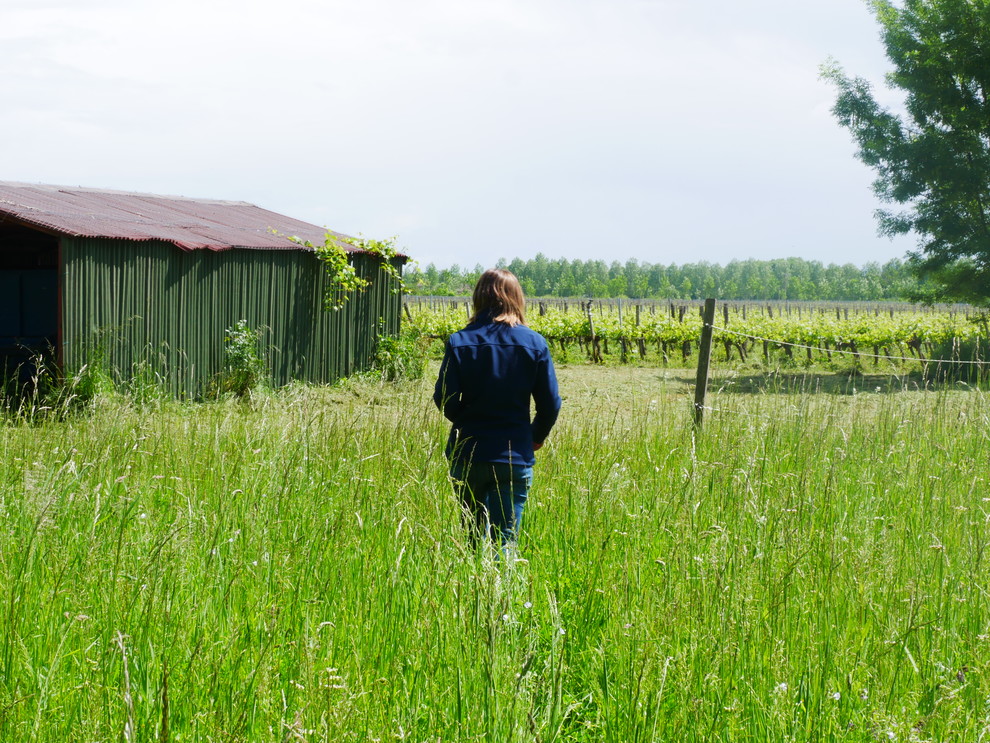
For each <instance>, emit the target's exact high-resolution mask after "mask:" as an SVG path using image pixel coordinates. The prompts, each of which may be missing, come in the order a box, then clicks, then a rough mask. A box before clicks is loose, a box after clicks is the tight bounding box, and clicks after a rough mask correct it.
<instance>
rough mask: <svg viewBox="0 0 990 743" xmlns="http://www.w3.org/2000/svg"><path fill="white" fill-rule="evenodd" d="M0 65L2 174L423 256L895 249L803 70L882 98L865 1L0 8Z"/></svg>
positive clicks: (61, 1)
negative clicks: (848, 80)
mask: <svg viewBox="0 0 990 743" xmlns="http://www.w3.org/2000/svg"><path fill="white" fill-rule="evenodd" d="M0 50H2V53H0V79H2V80H3V86H2V91H3V96H2V100H3V103H2V106H0V180H8V181H26V182H31V183H52V184H60V185H73V186H88V187H94V188H112V189H121V190H129V191H142V192H150V193H159V194H178V195H183V196H191V197H206V198H219V199H231V200H239V201H249V202H251V203H254V204H257V205H259V206H262V207H265V208H267V209H271V210H273V211H277V212H282V213H284V214H288V215H290V216H292V217H295V218H298V219H303V220H307V221H310V222H314V223H316V224H320V225H326V226H329V227H331V228H333V229H335V230H338V231H341V232H346V233H349V234H358V233H362V234H364V235H367V236H373V237H387V236H392V235H397V236H398V238H399V240H398V242H399V246H400V247H401V248H403V249H404V250H405V252H407V253H409V254H410V255H411V256H412V257H414V258H415V259H417V260H419V261H420V262H421V263H422V264H424V265H425V264H426V263H429V262H434V263H436V264H438V265H442V266H447V265H450V264H453V263H459V264H461V265H462V266H474V265H475V264H477V263H481V264H484V265H486V266H488V265H491V264H493V263H494V262H495V260H496V259H498V258H499V257H505V258H510V259H511V258H513V257H517V256H518V257H523V258H528V257H532V256H534V255H535V254H536V253H537V252H541V251H542V252H543V253H544V254H546V255H548V256H550V257H567V258H581V259H593V258H594V259H597V258H602V259H605V260H607V261H612V260H621V261H624V260H626V259H629V258H636V259H638V260H641V261H647V262H651V263H686V262H694V261H698V260H707V261H711V262H714V263H723V264H724V263H726V262H728V261H730V260H733V259H746V258H760V259H769V258H777V257H785V256H800V257H804V258H808V259H816V260H821V261H824V262H826V263H829V262H837V263H847V262H851V263H855V264H857V265H861V264H863V263H865V262H867V261H880V262H883V261H886V260H888V259H890V258H893V257H900V256H903V255H904V253H905V252H906V251H907V250H908V249H910V248H911V247H912V246H913V240H910V239H901V240H898V241H894V242H892V241H890V240H889V239H887V238H882V237H878V236H877V234H876V227H875V222H874V219H873V212H874V210H875V209H876V208H877V206H878V204H877V202H876V200H875V199H874V197H873V195H872V190H871V182H872V178H873V176H872V173H871V172H870V171H869V170H868V169H867V168H866V166H864V165H863V164H862V163H860V162H859V161H858V160H856V159H855V156H854V147H853V144H852V141H851V139H850V136H849V134H848V132H847V131H845V130H843V129H840V128H839V126H838V125H837V124H836V123H835V120H834V119H833V117H832V115H831V113H830V108H831V105H832V102H833V99H834V91H833V90H832V89H831V88H830V87H829V86H828V85H827V84H826V83H824V82H822V81H821V80H820V79H819V66H820V65H821V64H822V63H823V62H825V61H826V59H827V58H828V57H829V56H832V57H835V58H836V59H837V60H838V61H839V62H840V63H841V64H842V65H843V67H844V68H845V69H846V70H847V71H848V72H850V73H852V74H856V75H861V76H863V77H866V78H868V79H870V80H873V81H875V82H876V83H877V85H878V87H879V88H881V89H882V78H883V74H884V72H885V71H886V69H887V65H886V60H885V58H884V56H883V50H882V46H881V44H880V41H879V38H878V29H877V25H876V22H875V20H874V19H873V17H872V16H871V14H870V12H869V10H868V8H867V6H866V4H865V2H863V0H749V1H748V2H745V3H742V2H739V0H706V1H705V2H700V1H699V0H595V1H593V0H279V1H277V2H273V1H272V0H264V2H256V1H255V0H195V1H193V0H170V2H167V3H166V2H162V1H161V0H155V2H149V1H146V0H0ZM891 100H895V99H894V98H891Z"/></svg>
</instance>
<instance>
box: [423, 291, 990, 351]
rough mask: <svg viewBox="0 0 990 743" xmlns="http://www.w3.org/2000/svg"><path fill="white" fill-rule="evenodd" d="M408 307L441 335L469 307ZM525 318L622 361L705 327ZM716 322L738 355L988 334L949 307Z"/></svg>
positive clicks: (456, 325) (725, 344)
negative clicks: (843, 315) (888, 312)
mask: <svg viewBox="0 0 990 743" xmlns="http://www.w3.org/2000/svg"><path fill="white" fill-rule="evenodd" d="M405 314H406V317H405V322H406V324H407V326H409V327H412V328H414V329H415V330H416V331H417V332H419V333H420V334H423V335H426V336H430V337H434V338H441V339H446V338H447V336H449V335H450V334H451V333H453V332H456V331H457V330H459V329H461V328H462V327H464V325H465V322H466V320H467V315H466V308H465V306H462V305H458V304H440V305H437V306H427V305H423V304H416V305H412V306H409V305H407V307H406V313H405ZM527 322H528V324H529V326H530V327H532V328H533V329H534V330H536V331H537V332H539V333H541V334H542V335H543V336H544V337H545V338H546V339H547V340H548V342H549V343H550V344H551V346H552V347H553V348H554V349H555V350H559V351H560V352H562V353H563V354H564V355H567V354H568V353H569V352H570V351H572V350H574V349H575V348H577V349H580V351H581V353H583V354H584V355H586V356H587V357H588V358H590V359H592V360H596V361H600V360H601V359H602V357H603V355H607V354H610V353H611V354H619V355H620V357H621V358H622V359H623V360H627V359H628V358H631V357H634V356H638V357H640V358H644V359H645V358H649V357H653V356H654V355H658V356H659V357H660V358H661V359H662V360H663V361H665V362H666V361H668V360H669V359H670V358H671V356H673V355H675V354H676V355H678V356H681V357H684V358H686V357H687V356H688V355H689V354H690V353H691V350H692V344H693V343H694V342H695V341H697V339H698V338H699V336H700V334H701V318H700V316H698V315H695V314H694V313H682V314H681V315H680V316H678V317H672V316H670V315H668V314H666V313H655V314H648V313H643V314H642V315H640V314H639V313H636V315H635V316H633V313H630V312H629V311H628V310H627V311H626V313H624V315H623V316H622V317H621V318H620V312H618V311H617V310H616V308H614V307H612V308H609V309H607V310H606V311H604V312H602V311H601V310H600V309H599V310H596V311H595V312H587V311H585V310H583V309H579V308H577V307H572V308H571V309H569V310H568V311H563V310H561V309H557V308H554V307H549V308H542V314H535V313H534V314H532V315H531V316H529V317H528V318H527ZM715 325H716V328H715V332H714V342H715V344H716V348H717V349H721V354H720V358H725V359H730V358H735V359H739V360H746V359H747V358H749V357H751V356H752V355H753V354H754V353H755V354H761V355H764V356H767V355H769V354H770V353H771V352H776V351H779V352H782V353H784V354H786V355H787V356H791V357H797V356H801V357H806V358H807V359H808V360H814V359H822V358H831V355H832V353H833V352H836V351H842V352H847V353H852V354H868V355H870V356H889V357H911V358H918V359H925V358H927V357H930V356H931V354H932V352H933V350H934V349H935V348H936V347H939V346H941V345H943V344H945V343H947V342H952V341H959V342H962V341H969V340H975V339H980V338H982V339H985V338H986V337H987V335H988V333H987V327H986V322H985V320H984V321H974V320H973V319H968V318H967V317H965V316H964V315H962V314H960V313H948V312H946V313H932V312H924V313H922V312H900V313H890V314H876V315H867V314H859V315H853V316H848V317H840V316H839V313H836V314H835V315H826V314H811V313H807V314H805V316H804V317H801V318H798V317H791V316H782V315H780V314H778V315H777V316H776V317H771V316H769V315H765V314H763V315H761V314H751V315H750V316H749V317H747V318H739V317H738V316H736V317H732V318H731V319H730V320H729V322H728V323H726V322H725V321H724V319H723V318H722V317H719V318H718V319H717V320H716V323H715Z"/></svg>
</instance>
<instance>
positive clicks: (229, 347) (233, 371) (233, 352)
mask: <svg viewBox="0 0 990 743" xmlns="http://www.w3.org/2000/svg"><path fill="white" fill-rule="evenodd" d="M261 335H262V331H261V330H260V329H257V330H256V329H253V328H251V327H250V326H249V325H248V324H247V321H246V320H240V321H238V322H237V323H236V324H235V325H233V326H232V327H229V328H227V330H226V331H225V333H224V365H223V369H222V370H221V371H220V372H219V373H218V374H217V375H216V376H215V377H214V378H213V380H212V381H211V383H210V385H209V389H208V397H213V398H216V397H223V396H225V395H236V396H237V397H244V396H245V395H248V394H250V393H251V392H252V391H254V390H256V389H258V388H260V387H267V386H268V382H269V380H268V365H267V364H266V363H265V359H264V357H263V356H262V353H261Z"/></svg>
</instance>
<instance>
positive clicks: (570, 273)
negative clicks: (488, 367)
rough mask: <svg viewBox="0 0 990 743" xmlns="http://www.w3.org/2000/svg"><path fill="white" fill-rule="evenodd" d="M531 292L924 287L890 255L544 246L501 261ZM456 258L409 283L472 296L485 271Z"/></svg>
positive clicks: (800, 296)
mask: <svg viewBox="0 0 990 743" xmlns="http://www.w3.org/2000/svg"><path fill="white" fill-rule="evenodd" d="M498 266H499V267H502V268H508V269H509V270H510V271H512V272H513V273H514V274H516V276H518V277H519V281H520V283H521V284H522V287H523V290H524V291H525V292H526V294H527V295H528V296H532V297H629V298H633V299H704V298H705V297H718V298H719V299H739V300H742V299H767V300H774V299H776V300H798V301H800V300H805V301H871V302H872V301H882V300H902V299H904V298H905V297H907V296H908V295H909V294H911V293H912V292H916V291H917V289H918V283H917V281H916V280H915V279H914V277H913V275H912V274H911V272H910V270H909V269H908V267H907V266H906V264H905V263H904V262H903V261H901V260H897V259H894V260H891V261H888V262H887V263H885V264H883V265H880V264H877V263H867V264H866V265H865V266H862V267H857V266H854V265H852V264H845V265H837V264H829V265H824V264H822V263H821V262H819V261H808V260H804V259H802V258H778V259H774V260H768V261H759V260H744V261H731V262H730V263H728V264H727V265H725V266H720V265H717V264H713V263H706V262H700V263H687V264H683V265H674V264H671V265H664V264H662V263H643V262H640V261H636V260H627V261H626V262H625V263H620V262H619V261H613V262H612V263H606V262H605V261H601V260H589V261H582V260H567V259H566V258H556V259H551V258H547V257H546V256H545V255H543V254H542V253H538V254H537V255H536V257H534V258H530V259H528V260H523V259H522V258H514V259H513V260H512V261H506V260H504V259H503V260H500V261H498ZM483 270H484V269H483V267H482V266H475V267H474V268H473V269H466V268H462V267H461V266H458V265H456V264H455V265H453V266H451V267H450V268H437V267H436V266H435V265H433V264H429V265H428V266H426V268H425V269H422V270H414V271H409V272H407V274H406V276H405V281H406V285H407V286H408V287H409V289H410V290H411V291H412V292H413V293H414V294H421V295H441V296H445V295H461V296H463V295H468V294H470V293H471V289H472V287H473V286H474V284H475V282H476V281H477V280H478V277H479V276H480V275H481V272H482V271H483Z"/></svg>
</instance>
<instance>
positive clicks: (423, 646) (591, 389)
mask: <svg viewBox="0 0 990 743" xmlns="http://www.w3.org/2000/svg"><path fill="white" fill-rule="evenodd" d="M429 376H430V375H429V374H428V375H427V378H426V379H425V380H422V381H420V382H416V383H405V384H401V385H397V386H386V385H381V384H372V383H368V382H361V381H356V382H354V381H352V382H348V383H345V384H343V385H338V386H336V387H334V388H331V389H322V390H321V389H312V388H306V387H297V386H296V387H289V388H287V389H284V390H282V391H279V392H277V393H268V394H266V395H257V396H254V397H252V400H251V404H250V405H244V404H242V403H240V402H238V401H235V400H232V399H227V400H220V401H218V402H214V403H207V404H195V405H194V404H179V403H161V404H158V405H156V406H147V405H137V404H133V403H132V402H131V401H130V400H129V399H128V398H126V397H121V396H118V397H114V398H112V399H109V400H108V401H106V402H105V403H104V404H102V405H101V406H99V407H97V408H95V409H94V410H93V411H92V412H91V413H90V414H89V415H86V416H76V417H70V418H68V419H65V420H55V419H43V420H41V421H39V422H37V423H36V424H35V425H33V426H27V425H23V424H19V423H16V422H15V423H11V424H9V425H7V426H5V427H3V428H2V429H0V456H2V461H3V462H4V467H3V469H2V474H0V534H2V539H0V586H3V592H2V594H0V741H28V740H30V741H52V742H54V741H58V742H59V743H61V742H62V741H69V740H71V741H119V740H124V741H303V740H305V741H335V742H337V741H373V740H378V741H390V740H410V741H499V742H503V741H504V742H511V741H616V742H619V741H621V742H623V743H626V742H628V741H833V740H843V741H876V740H901V741H909V740H914V741H947V740H960V741H976V740H980V739H983V738H985V737H986V736H987V735H988V733H990V724H988V722H987V720H988V719H990V699H988V697H990V678H988V672H990V669H988V660H990V627H988V625H990V601H988V593H987V590H988V585H987V583H988V581H987V573H988V564H987V559H988V558H987V546H988V542H990V535H988V530H987V524H986V522H987V518H988V517H987V510H988V505H987V481H988V477H990V460H988V457H987V452H988V441H987V439H988V431H990V425H988V423H990V421H988V406H987V401H986V398H985V397H984V395H983V394H982V393H981V392H979V391H972V390H962V391H958V392H956V391H946V390H942V391H937V392H925V391H911V390H907V389H905V388H904V387H901V388H897V387H896V386H894V388H893V391H889V392H886V391H885V392H882V393H879V392H876V391H875V390H874V389H873V388H869V391H862V390H860V389H857V390H855V391H854V392H853V391H849V390H844V391H841V392H840V391H835V392H817V393H816V392H802V391H800V390H799V391H793V390H790V391H788V392H786V393H782V392H775V391H773V389H772V388H771V389H766V388H764V389H759V388H755V387H752V388H750V387H747V388H743V387H742V386H734V385H730V384H714V385H713V391H717V390H721V391H720V392H718V393H717V394H715V396H714V399H713V401H712V407H713V408H715V410H714V411H711V412H709V414H708V416H707V418H706V421H705V424H704V428H703V429H701V430H700V431H698V430H695V429H694V428H693V427H692V425H691V418H692V411H691V402H690V396H689V390H686V389H684V388H683V387H682V385H681V384H680V382H679V381H678V380H677V379H676V378H673V377H671V376H668V375H667V373H666V372H662V371H659V370H655V369H654V370H645V369H635V368H628V369H623V370H613V369H610V370H607V371H603V370H599V369H595V368H591V367H578V368H572V369H568V368H565V369H562V370H561V374H560V376H561V384H562V390H563V392H564V395H565V407H564V409H563V413H562V417H561V420H560V423H559V425H558V428H557V429H556V430H555V431H554V433H553V434H552V436H551V438H550V440H549V442H548V444H547V446H545V447H544V448H543V450H541V452H540V453H539V455H538V457H539V462H538V465H537V469H536V481H535V485H534V489H533V493H532V496H531V502H530V504H529V505H528V506H527V509H526V513H525V517H524V524H523V536H522V539H521V542H520V545H519V552H518V556H519V560H518V561H506V560H501V561H496V560H493V559H492V557H491V555H490V554H488V553H487V552H485V551H484V550H482V551H479V552H473V551H471V550H470V549H469V548H468V546H467V542H466V539H465V535H464V534H463V533H462V531H461V529H460V526H459V514H458V506H457V504H456V501H455V498H454V496H453V494H452V491H451V489H450V486H449V483H448V481H447V477H446V468H445V462H444V460H443V455H442V448H441V447H442V442H443V440H444V435H445V426H444V425H443V423H442V421H441V419H440V416H439V415H438V414H437V413H436V411H435V410H434V409H433V407H432V403H431V402H430V400H429V397H430V392H431V388H430V383H429ZM807 388H808V389H814V388H815V384H814V383H813V382H809V383H808V384H807Z"/></svg>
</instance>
